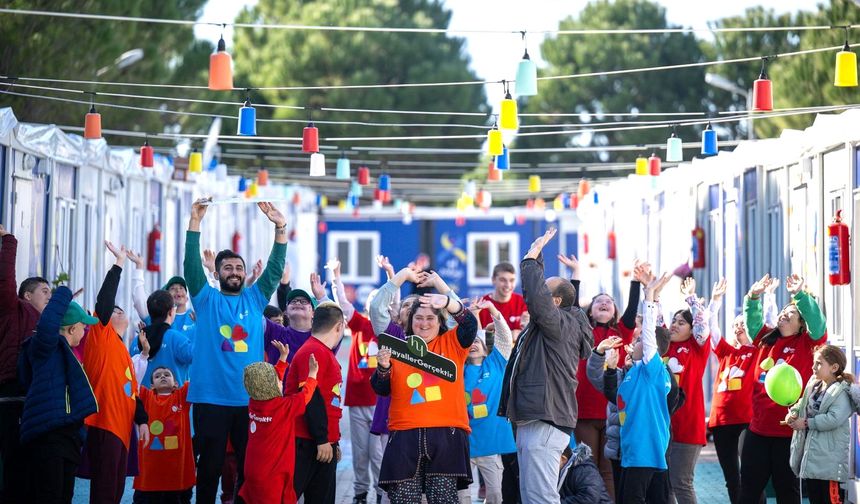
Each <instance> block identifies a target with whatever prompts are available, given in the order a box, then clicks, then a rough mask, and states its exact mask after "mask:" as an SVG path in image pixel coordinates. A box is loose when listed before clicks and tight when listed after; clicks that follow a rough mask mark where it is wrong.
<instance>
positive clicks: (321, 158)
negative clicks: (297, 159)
mask: <svg viewBox="0 0 860 504" xmlns="http://www.w3.org/2000/svg"><path fill="white" fill-rule="evenodd" d="M309 175H310V176H311V177H325V154H320V153H319V152H314V153H313V154H311V169H310V173H309Z"/></svg>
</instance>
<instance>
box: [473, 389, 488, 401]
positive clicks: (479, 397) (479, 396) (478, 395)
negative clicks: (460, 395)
mask: <svg viewBox="0 0 860 504" xmlns="http://www.w3.org/2000/svg"><path fill="white" fill-rule="evenodd" d="M485 402H487V396H486V395H484V393H483V392H481V389H477V388H476V389H474V390H472V404H483V403H485Z"/></svg>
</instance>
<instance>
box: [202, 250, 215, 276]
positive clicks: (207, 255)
mask: <svg viewBox="0 0 860 504" xmlns="http://www.w3.org/2000/svg"><path fill="white" fill-rule="evenodd" d="M203 267H204V268H206V269H207V270H209V273H214V272H215V251H214V250H212V249H206V250H204V251H203Z"/></svg>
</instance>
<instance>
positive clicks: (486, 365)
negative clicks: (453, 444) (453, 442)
mask: <svg viewBox="0 0 860 504" xmlns="http://www.w3.org/2000/svg"><path fill="white" fill-rule="evenodd" d="M507 365H508V360H507V359H505V357H504V356H503V355H502V353H501V352H499V351H498V350H497V349H496V348H493V351H492V352H490V355H488V356H487V357H486V358H485V359H484V361H483V362H482V363H481V365H480V366H476V365H474V364H469V363H468V362H466V366H465V368H464V369H463V384H464V385H465V387H466V409H467V410H468V412H469V427H471V429H472V433H471V434H470V435H469V455H470V456H471V457H486V456H488V455H499V454H502V453H516V451H517V445H516V443H515V442H514V431H513V429H512V428H511V423H510V421H509V420H508V419H507V418H505V417H500V416H498V415H497V414H496V412H497V411H499V399H500V398H501V396H502V387H503V385H502V378H504V375H505V366H507Z"/></svg>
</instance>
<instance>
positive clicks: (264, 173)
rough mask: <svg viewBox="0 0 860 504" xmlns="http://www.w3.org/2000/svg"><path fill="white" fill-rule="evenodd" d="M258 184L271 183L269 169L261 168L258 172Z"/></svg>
mask: <svg viewBox="0 0 860 504" xmlns="http://www.w3.org/2000/svg"><path fill="white" fill-rule="evenodd" d="M257 185H259V186H264V185H269V170H267V169H265V168H260V171H258V172H257Z"/></svg>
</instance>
